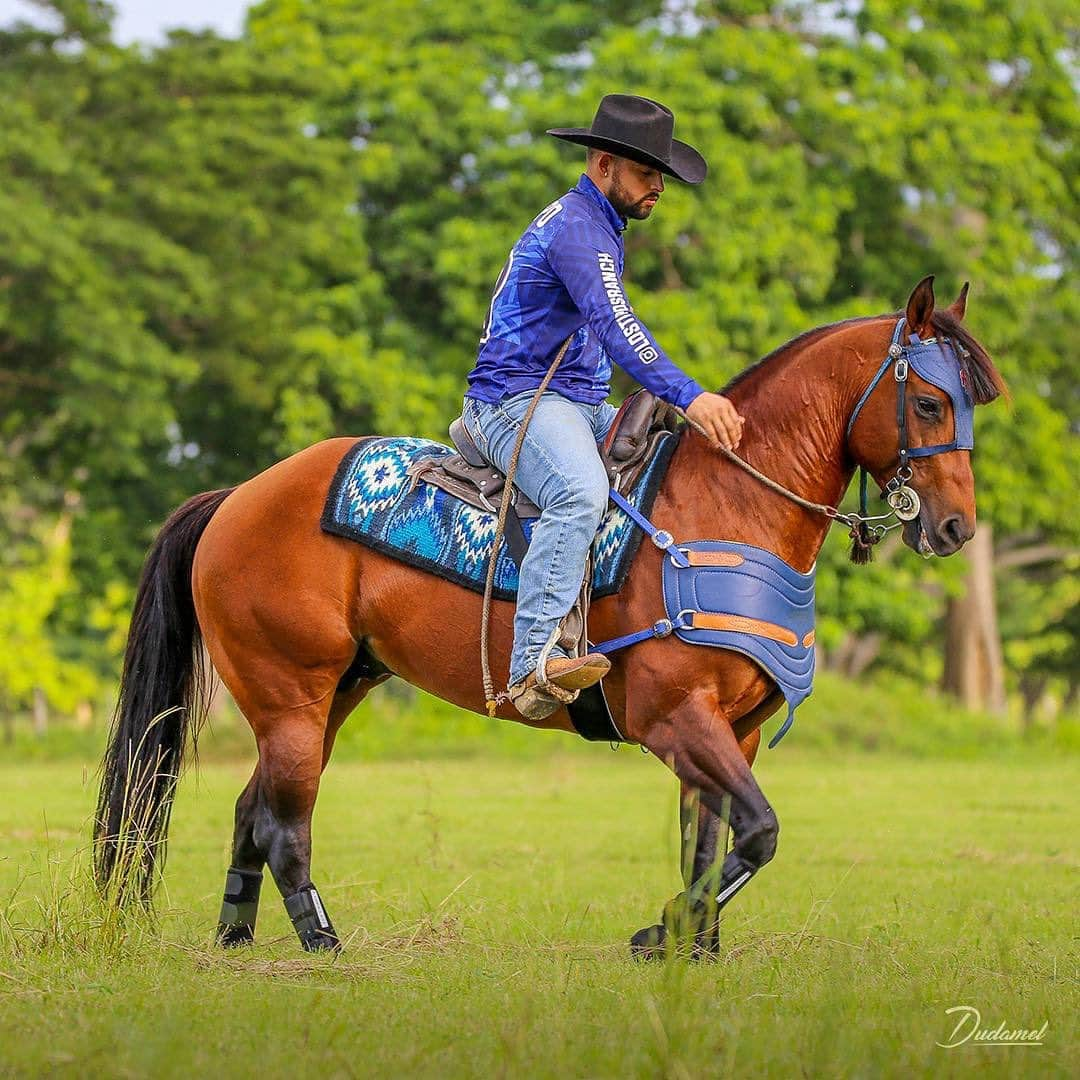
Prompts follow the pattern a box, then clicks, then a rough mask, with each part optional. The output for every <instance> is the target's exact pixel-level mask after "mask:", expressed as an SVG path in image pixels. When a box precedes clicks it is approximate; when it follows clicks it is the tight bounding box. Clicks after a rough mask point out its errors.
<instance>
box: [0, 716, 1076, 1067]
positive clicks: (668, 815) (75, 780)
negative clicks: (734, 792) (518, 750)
mask: <svg viewBox="0 0 1080 1080" xmlns="http://www.w3.org/2000/svg"><path fill="white" fill-rule="evenodd" d="M538 738H542V737H539V736H538ZM793 738H794V736H793ZM564 745H566V746H567V747H568V748H570V747H576V746H577V744H574V743H572V742H570V741H569V740H566V741H565V742H564ZM246 773H247V769H246V767H245V766H243V765H241V764H240V763H232V764H227V763H212V764H208V765H207V766H206V767H205V768H204V769H203V770H202V771H201V773H200V777H199V780H198V782H197V783H194V782H191V781H190V780H189V782H187V783H186V784H185V786H184V788H183V789H182V791H181V793H180V796H179V799H178V802H177V807H176V813H175V816H174V821H173V827H172V845H171V851H170V856H169V867H168V873H167V877H166V885H167V890H166V893H165V894H163V895H162V905H161V906H162V909H163V916H162V918H161V920H160V924H159V927H158V928H157V929H153V928H151V927H147V926H144V925H139V924H136V925H133V926H131V927H129V928H128V929H127V930H126V932H117V930H116V928H115V927H113V928H112V930H111V932H105V931H103V930H102V928H101V927H100V925H99V919H98V915H97V913H96V912H95V909H94V906H93V904H92V902H91V901H90V900H89V899H88V894H87V892H86V890H85V885H84V879H83V877H82V869H81V868H82V867H83V866H85V863H86V851H85V836H86V826H87V819H88V816H89V813H90V808H91V805H92V799H93V790H92V776H91V777H87V776H85V775H84V772H83V769H82V767H81V766H80V765H78V764H77V763H62V762H54V763H21V764H17V765H13V764H5V765H0V791H3V792H4V798H3V799H2V800H0V853H2V854H0V1075H3V1076H9V1075H10V1076H24V1075H27V1076H31V1075H33V1076H36V1075H44V1074H55V1075H80V1076H85V1075H94V1076H112V1075H124V1076H129V1075H130V1076H142V1075H151V1074H152V1075H155V1076H157V1075H162V1076H181V1075H183V1076H187V1075H191V1074H192V1073H196V1072H198V1073H205V1074H208V1075H215V1076H216V1075H229V1076H231V1077H248V1076H253V1077H254V1076H297V1075H300V1076H307V1075H311V1076H319V1077H324V1076H339V1075H340V1076H353V1075H357V1076H384V1075H409V1076H412V1075H420V1076H438V1077H445V1076H484V1077H488V1076H493V1075H507V1076H523V1075H528V1076H551V1077H556V1076H557V1077H566V1076H628V1075H630V1076H661V1075H662V1076H673V1077H690V1076H701V1075H707V1076H723V1075H738V1076H743V1075H751V1074H756V1073H763V1074H766V1075H770V1076H783V1077H787V1076H833V1075H846V1076H867V1077H876V1076H881V1075H884V1076H895V1077H907V1076H912V1075H927V1076H928V1075H933V1076H939V1075H946V1076H949V1075H957V1076H961V1075H968V1074H970V1073H974V1072H976V1071H978V1072H981V1073H988V1074H992V1075H1015V1076H1027V1075H1033V1074H1037V1075H1050V1076H1055V1075H1057V1076H1067V1075H1072V1076H1075V1075H1076V1074H1077V1071H1078V1066H1080V1057H1078V1054H1077V1043H1076V1028H1075V1014H1076V1005H1077V994H1076V981H1075V980H1076V956H1075V951H1074V947H1075V933H1076V911H1077V904H1076V900H1077V896H1076V882H1077V872H1076V871H1077V862H1078V853H1077V847H1076V837H1077V835H1078V828H1077V826H1078V824H1080V822H1078V820H1077V818H1078V814H1077V807H1076V801H1075V796H1074V792H1075V791H1076V788H1077V784H1078V781H1080V775H1078V773H1080V765H1078V763H1077V761H1076V759H1075V758H1074V759H1071V760H1070V759H1061V758H1051V757H1041V756H1036V755H1035V754H1033V753H1031V752H1027V753H1024V754H1019V755H1014V756H1012V757H1007V756H1001V755H995V756H994V757H993V758H988V759H985V760H975V761H964V760H950V761H935V760H931V759H922V760H914V759H911V758H905V757H898V756H896V755H893V754H877V755H850V754H849V755H846V756H841V755H826V754H824V753H822V752H820V751H816V750H806V749H804V748H797V747H796V746H794V745H792V746H790V747H787V746H785V749H784V750H782V751H776V752H774V753H772V754H764V755H763V757H762V760H761V761H760V763H759V767H758V775H759V779H760V780H761V782H762V785H763V787H764V789H765V791H766V793H767V794H768V795H769V797H770V799H771V800H772V802H773V805H774V806H775V808H776V810H777V813H778V816H779V819H780V823H781V837H780V848H779V852H778V854H777V857H776V859H775V861H774V862H773V863H772V864H770V865H769V866H768V867H766V868H765V870H763V871H762V873H761V874H760V876H759V877H758V878H757V879H756V880H755V881H754V882H752V883H751V885H750V886H749V887H747V888H746V889H745V890H744V891H743V892H742V893H741V894H740V895H739V896H738V897H737V898H736V899H735V901H734V902H733V903H732V905H731V906H730V907H729V908H728V909H727V914H726V917H725V922H724V930H723V947H722V957H721V959H720V961H719V962H718V963H712V964H704V965H696V966H687V965H685V964H682V963H677V962H676V963H671V964H667V965H649V966H642V965H638V964H634V963H633V962H631V961H630V960H628V959H627V949H626V942H627V939H628V938H629V936H630V935H631V934H632V933H633V932H634V931H635V930H637V929H638V928H639V927H641V926H644V925H647V924H649V923H651V922H653V921H655V919H656V917H657V915H658V913H659V910H660V907H661V906H662V904H663V902H664V901H665V900H666V899H667V898H668V897H669V896H670V895H672V894H673V893H674V892H676V891H677V890H678V887H679V883H678V877H677V852H676V825H675V819H676V806H675V801H676V794H675V786H674V781H673V780H672V778H671V777H670V775H669V774H668V772H667V770H666V769H665V768H664V767H663V766H662V765H660V764H659V763H658V762H657V761H655V760H654V759H652V758H650V757H644V756H642V755H641V754H639V753H638V752H637V751H636V750H628V749H623V750H621V751H620V752H619V753H618V754H612V753H610V752H609V751H608V750H606V749H605V748H602V747H587V748H583V749H575V750H573V751H572V752H568V753H557V754H546V755H545V756H542V757H537V758H535V759H532V760H515V759H513V758H512V757H509V756H507V755H505V754H493V755H488V756H483V755H481V756H478V757H476V758H475V759H473V760H469V761H434V760H428V761H421V762H387V761H380V762H373V763H358V762H347V763H344V764H337V763H335V764H334V765H332V766H331V769H330V771H329V773H328V774H327V777H326V779H325V782H324V787H323V791H322V794H321V797H320V800H319V806H318V810H317V813H316V821H315V843H316V852H315V865H314V868H313V876H314V878H315V880H316V882H317V883H318V885H319V887H320V890H321V892H322V893H323V896H324V898H325V899H326V901H327V904H328V906H329V907H330V911H331V915H332V917H333V918H334V921H335V923H336V925H337V927H338V930H339V932H340V933H341V934H342V936H343V937H344V938H346V939H347V949H346V951H345V952H344V953H343V954H342V955H341V956H340V957H339V958H337V959H333V958H329V957H314V958H311V957H306V956H304V955H303V954H302V953H301V952H300V951H299V949H298V946H297V945H296V943H295V939H294V938H293V936H292V931H291V928H290V926H289V924H288V922H287V919H286V917H285V914H284V911H283V909H282V906H281V903H280V901H279V899H278V898H277V895H276V893H275V890H274V889H273V886H272V884H271V883H270V882H269V880H268V881H267V883H266V885H265V887H264V898H263V907H262V911H261V914H260V921H259V938H260V942H259V944H258V945H257V946H256V947H255V948H253V949H248V950H242V951H239V952H235V953H231V954H222V953H219V952H217V951H215V950H214V949H213V948H211V947H210V946H209V939H210V933H211V931H212V927H213V924H214V922H215V920H216V915H217V909H218V905H219V904H220V896H221V887H222V884H223V880H224V871H225V868H226V865H227V862H228V840H229V835H230V829H231V825H230V819H231V813H232V803H233V800H234V799H235V796H236V794H237V793H238V791H239V790H240V788H241V786H242V785H243V783H244V781H245V779H246ZM956 1004H970V1005H975V1006H977V1007H978V1008H979V1009H980V1010H981V1012H982V1016H983V1019H984V1021H985V1022H986V1025H987V1026H991V1025H994V1026H996V1025H997V1024H998V1023H999V1022H1000V1021H1002V1020H1004V1021H1005V1022H1006V1024H1007V1026H1010V1027H1025V1028H1030V1027H1038V1026H1040V1025H1041V1024H1042V1023H1043V1021H1044V1020H1045V1021H1048V1022H1049V1028H1048V1031H1047V1034H1046V1038H1045V1045H1043V1046H1041V1047H1029V1048H1009V1047H996V1048H990V1047H982V1048H978V1047H975V1046H972V1045H966V1046H963V1047H960V1048H957V1049H953V1050H943V1049H940V1048H938V1047H937V1046H936V1045H935V1042H936V1041H938V1040H940V1041H946V1036H947V1035H948V1032H949V1030H950V1026H951V1025H950V1024H949V1022H948V1019H947V1017H946V1016H945V1012H944V1010H945V1009H947V1008H949V1007H950V1006H952V1005H956Z"/></svg>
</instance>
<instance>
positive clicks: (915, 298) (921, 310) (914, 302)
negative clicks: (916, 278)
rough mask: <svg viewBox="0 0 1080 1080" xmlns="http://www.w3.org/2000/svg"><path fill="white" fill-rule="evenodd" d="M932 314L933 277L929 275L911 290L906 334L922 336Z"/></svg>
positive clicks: (927, 327) (928, 327) (928, 326)
mask: <svg viewBox="0 0 1080 1080" xmlns="http://www.w3.org/2000/svg"><path fill="white" fill-rule="evenodd" d="M933 314H934V275H933V274H929V275H928V276H927V277H924V278H923V279H922V281H920V282H919V284H918V285H916V286H915V288H914V289H913V290H912V293H911V295H910V296H909V297H908V302H907V333H909V334H918V335H919V337H923V336H924V331H926V330H929V329H930V319H931V317H932V316H933Z"/></svg>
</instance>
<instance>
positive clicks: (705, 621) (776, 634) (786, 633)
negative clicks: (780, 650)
mask: <svg viewBox="0 0 1080 1080" xmlns="http://www.w3.org/2000/svg"><path fill="white" fill-rule="evenodd" d="M693 629H695V630H734V631H736V632H737V633H740V634H756V635H757V636H758V637H764V638H769V639H770V640H771V641H779V642H780V643H781V644H783V645H798V643H799V639H798V638H797V637H796V636H795V635H794V634H793V633H792V632H791V631H790V630H788V629H787V628H786V627H784V626H777V625H776V623H771V622H762V621H761V620H760V619H747V618H746V617H745V616H743V615H721V614H717V613H715V612H711V611H695V612H694V621H693Z"/></svg>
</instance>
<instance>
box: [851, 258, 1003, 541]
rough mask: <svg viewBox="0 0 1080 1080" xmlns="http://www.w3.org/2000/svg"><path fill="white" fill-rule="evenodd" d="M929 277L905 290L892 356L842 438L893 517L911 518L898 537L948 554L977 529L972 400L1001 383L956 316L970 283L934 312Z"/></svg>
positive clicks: (987, 397) (998, 389)
mask: <svg viewBox="0 0 1080 1080" xmlns="http://www.w3.org/2000/svg"><path fill="white" fill-rule="evenodd" d="M933 282H934V279H933V277H927V278H923V280H922V281H920V282H919V284H918V285H916V286H915V289H914V291H913V292H912V294H911V296H910V298H909V299H908V303H907V310H906V312H905V314H904V319H903V320H902V321H898V323H897V325H896V328H895V332H894V334H893V340H892V344H891V346H890V349H889V355H888V357H887V358H886V359H885V360H884V361H883V363H882V365H881V367H880V368H879V369H878V370H877V372H876V377H875V379H874V381H873V382H871V384H870V385H869V386H868V387H867V388H866V391H864V394H863V397H862V398H861V399H860V401H859V404H858V405H857V406H856V408H855V412H854V414H853V416H852V422H851V424H850V425H849V436H848V446H849V448H850V450H851V453H852V456H853V457H854V459H855V460H856V462H858V463H859V464H860V465H863V466H864V467H865V468H866V469H867V471H869V472H870V474H871V475H872V476H873V477H874V479H875V480H876V481H877V482H878V484H880V485H881V487H882V488H883V489H884V490H885V492H886V495H887V496H889V495H890V493H892V500H891V501H892V502H893V505H895V506H898V507H899V511H898V516H901V517H903V518H905V519H907V518H909V520H906V524H905V525H904V531H903V537H904V542H905V543H906V544H907V545H908V546H909V547H910V548H912V549H914V550H915V551H919V552H922V553H924V554H927V553H929V552H933V553H934V554H935V555H952V554H953V553H954V552H956V551H958V550H959V549H960V548H961V547H962V546H963V545H964V544H965V543H966V542H967V541H968V540H970V539H971V537H972V536H973V535H974V533H975V477H974V474H973V473H972V470H971V451H972V449H973V447H974V437H973V431H972V418H973V413H974V408H975V406H976V405H982V404H985V403H986V402H989V401H993V400H994V399H995V398H996V397H997V396H998V395H999V394H1001V393H1003V392H1004V391H1005V383H1004V381H1003V380H1002V378H1001V376H1000V375H999V374H998V372H997V370H996V369H995V368H994V365H993V362H992V361H991V359H990V357H989V355H988V354H987V352H986V350H985V349H984V348H983V347H982V346H981V345H980V344H979V343H978V342H977V341H976V340H975V339H974V338H973V337H972V336H971V334H970V333H969V332H968V331H967V330H966V329H965V328H964V326H963V325H962V320H963V318H964V311H965V308H966V305H967V291H968V287H967V285H966V284H965V285H964V287H963V289H962V290H961V292H960V295H959V296H958V297H957V299H956V300H955V301H954V302H953V303H952V304H951V305H950V306H949V307H948V308H946V309H945V310H944V311H937V310H935V308H934V287H933ZM856 420H857V421H858V422H857V423H856V422H855V421H856ZM911 490H913V491H914V492H915V494H916V496H917V499H911V498H910V491H911ZM905 504H907V506H906V512H905Z"/></svg>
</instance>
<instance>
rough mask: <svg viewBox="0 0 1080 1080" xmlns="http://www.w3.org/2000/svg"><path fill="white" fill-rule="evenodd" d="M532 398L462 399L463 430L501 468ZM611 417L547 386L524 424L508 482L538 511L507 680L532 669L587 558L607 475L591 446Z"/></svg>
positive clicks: (602, 505) (604, 499)
mask: <svg viewBox="0 0 1080 1080" xmlns="http://www.w3.org/2000/svg"><path fill="white" fill-rule="evenodd" d="M532 396H533V391H527V392H526V393H523V394H517V395H515V396H513V397H510V398H507V399H506V400H505V401H503V402H502V403H501V404H499V405H497V406H495V405H489V404H487V403H485V402H480V401H476V400H474V399H472V398H468V399H466V406H465V409H464V411H463V416H464V419H465V424H466V426H467V428H468V430H469V433H470V434H471V435H472V436H473V439H474V440H475V441H476V442H477V445H478V446H479V447H480V450H481V451H482V453H483V454H484V455H485V456H486V457H487V458H488V459H489V460H490V461H491V463H492V464H493V465H495V467H496V468H498V469H501V470H502V471H503V472H505V471H506V469H507V467H508V466H509V464H510V456H511V454H512V453H513V449H514V442H515V441H516V439H517V433H518V429H519V427H520V424H521V420H522V418H523V417H524V415H525V412H526V411H527V409H528V407H529V402H530V401H531V400H532ZM608 409H610V406H608ZM613 415H614V410H611V413H610V415H609V414H608V411H607V409H604V408H603V407H602V406H595V405H584V404H581V403H579V402H574V401H570V400H569V399H568V398H564V397H563V396H562V395H561V394H558V393H555V392H554V391H550V390H549V391H546V392H545V393H544V395H543V396H542V397H541V399H540V402H539V404H538V405H537V407H536V411H535V412H534V413H533V417H532V420H530V421H529V428H528V431H527V432H526V435H525V442H524V443H523V444H522V447H521V455H520V457H519V458H518V468H517V475H516V476H515V478H514V482H515V483H516V485H517V486H518V487H519V488H521V490H522V491H524V492H525V494H526V495H528V497H529V498H530V499H532V500H533V502H535V503H536V505H537V506H539V507H540V509H541V510H542V511H543V514H542V515H541V517H540V520H539V521H538V522H537V523H536V527H535V529H534V530H533V535H532V539H531V541H530V543H529V550H528V553H527V554H526V556H525V558H524V560H523V561H522V565H521V572H520V581H519V585H518V594H517V611H516V613H515V615H514V649H513V654H512V657H511V662H510V683H515V682H517V681H518V680H519V679H521V678H523V677H524V676H525V675H527V674H528V673H529V672H530V671H532V670H533V669H534V668H535V667H536V662H537V660H538V659H539V656H540V650H541V649H542V648H543V647H544V645H545V644H546V642H547V640H548V638H549V637H550V636H551V633H552V631H553V630H554V629H555V627H556V626H558V624H559V621H560V620H561V619H562V618H563V616H564V615H565V614H566V613H567V612H568V611H569V610H570V608H571V607H572V606H573V603H574V600H575V599H576V598H577V594H578V592H579V591H580V589H581V582H582V578H583V576H584V572H585V558H586V556H587V555H588V552H589V548H590V547H591V546H592V541H593V537H594V536H595V535H596V530H597V528H598V527H599V524H600V521H601V519H602V518H603V516H604V511H605V510H606V508H607V502H608V482H607V475H606V473H605V472H604V467H603V465H602V464H601V462H600V455H599V453H598V452H597V446H596V444H597V442H598V441H599V439H602V438H603V436H604V434H606V432H607V427H609V426H610V423H611V416H613ZM601 429H603V430H601Z"/></svg>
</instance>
